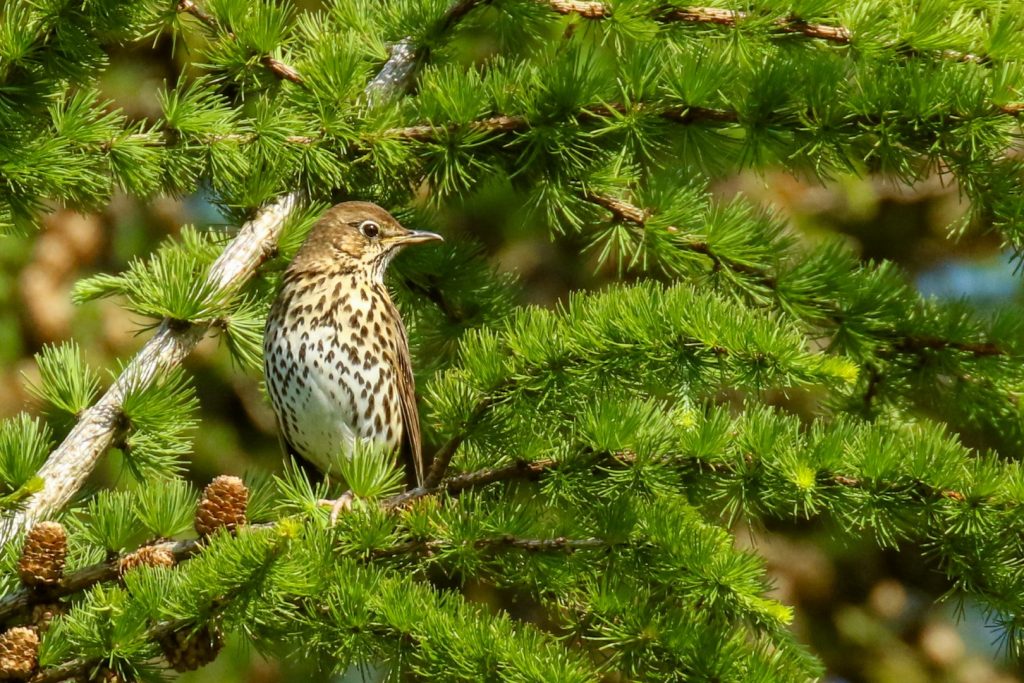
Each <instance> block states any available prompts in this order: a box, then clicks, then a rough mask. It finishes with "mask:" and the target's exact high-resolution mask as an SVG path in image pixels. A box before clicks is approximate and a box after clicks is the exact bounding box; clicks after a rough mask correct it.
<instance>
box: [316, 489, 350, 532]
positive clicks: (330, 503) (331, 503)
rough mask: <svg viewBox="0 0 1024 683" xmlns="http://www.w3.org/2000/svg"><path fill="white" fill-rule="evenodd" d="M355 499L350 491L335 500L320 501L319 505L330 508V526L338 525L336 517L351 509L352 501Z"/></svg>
mask: <svg viewBox="0 0 1024 683" xmlns="http://www.w3.org/2000/svg"><path fill="white" fill-rule="evenodd" d="M355 499H356V497H355V495H353V493H352V492H351V491H345V493H343V494H341V495H340V496H338V499H337V500H326V499H325V500H321V501H320V505H322V506H324V507H330V508H331V526H334V525H335V524H337V523H338V515H340V514H341V513H342V511H345V512H348V511H349V510H351V509H352V501H354V500H355Z"/></svg>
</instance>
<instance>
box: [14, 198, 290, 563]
mask: <svg viewBox="0 0 1024 683" xmlns="http://www.w3.org/2000/svg"><path fill="white" fill-rule="evenodd" d="M297 202H298V196H297V195H295V194H289V195H285V196H284V197H282V198H280V199H278V200H277V201H275V202H274V203H273V204H270V205H268V206H266V207H265V208H263V209H261V210H260V211H259V213H258V214H257V215H256V217H255V218H253V219H252V220H251V221H249V222H248V223H246V224H245V225H243V226H242V227H241V229H240V230H239V231H238V235H236V236H235V238H234V239H233V240H232V241H231V242H230V243H229V244H228V246H227V247H226V248H225V249H224V251H223V252H222V253H221V255H220V257H218V258H217V260H216V261H215V262H214V263H213V265H212V266H211V268H210V273H209V275H208V276H207V281H208V282H209V283H210V284H211V285H212V288H211V289H212V290H213V292H212V294H213V295H214V296H217V295H221V294H223V293H224V292H229V291H232V290H235V289H237V288H239V287H240V286H241V285H242V284H243V283H245V282H246V281H247V280H248V279H249V278H250V277H252V275H253V274H254V273H255V272H256V268H257V266H259V265H260V264H261V263H263V261H265V260H266V259H267V257H268V256H270V254H271V253H272V252H273V250H274V245H275V244H276V241H277V237H278V235H280V233H281V228H282V227H283V226H284V222H285V219H286V218H287V217H288V215H289V214H290V213H291V211H292V210H293V208H294V207H295V205H296V203H297ZM208 330H209V326H208V325H205V324H191V323H182V322H181V321H177V322H175V323H174V324H172V323H171V321H169V320H164V321H163V322H162V323H161V324H160V326H159V327H158V328H157V331H156V334H154V335H153V337H152V338H151V339H150V340H149V341H148V342H146V344H145V345H144V346H143V347H142V349H141V350H140V351H139V352H138V353H137V354H136V355H135V358H133V359H132V361H131V363H129V364H128V366H127V367H126V368H125V369H124V371H123V372H122V373H121V375H120V376H119V377H118V378H117V380H116V381H115V382H114V384H113V385H112V386H111V387H110V389H108V390H107V392H106V393H105V394H104V395H103V397H102V398H100V400H99V401H97V402H96V404H95V405H93V406H92V407H90V408H89V409H88V410H86V411H85V412H84V413H83V414H82V416H81V418H79V420H78V423H77V424H76V425H75V427H74V429H72V430H71V433H70V434H68V435H67V437H66V438H65V439H64V441H63V442H62V443H61V445H60V446H59V447H58V448H57V449H56V450H55V451H54V452H53V453H51V454H50V457H49V459H47V461H46V463H45V464H44V465H43V466H42V468H41V469H40V470H39V477H40V479H41V480H42V482H43V484H42V489H41V490H40V491H39V492H37V493H35V494H33V495H32V497H31V498H29V499H28V501H27V503H26V505H25V506H24V508H22V509H20V510H18V511H16V512H15V513H13V514H10V515H8V516H7V517H6V518H5V519H3V520H2V521H0V544H3V543H7V542H9V541H10V540H11V539H13V538H14V537H15V536H17V534H18V533H19V532H20V531H21V530H22V529H24V528H25V527H27V526H29V525H31V524H34V523H35V522H37V521H39V520H42V519H44V518H46V517H47V516H49V515H51V514H53V513H54V512H56V511H58V510H60V509H61V508H63V507H64V506H65V505H66V504H67V503H68V501H70V500H71V498H72V496H74V495H75V493H76V492H77V491H78V489H79V488H81V486H82V484H83V483H84V482H85V480H86V478H87V477H88V476H89V473H90V472H92V469H93V467H94V466H95V464H96V461H97V460H99V458H100V456H101V455H102V454H103V453H104V452H105V451H106V450H107V449H108V448H110V447H111V445H113V443H114V436H115V434H116V432H117V429H118V425H119V422H120V419H121V407H122V405H123V403H124V400H125V397H126V396H128V395H129V394H131V393H133V392H136V391H140V390H143V389H145V388H146V387H148V386H150V385H151V384H152V383H153V382H154V381H155V380H156V379H157V378H159V377H161V376H163V375H165V374H166V373H167V372H169V371H170V370H171V369H173V368H174V367H176V366H178V365H180V364H181V362H182V361H183V360H184V359H185V357H186V356H188V355H189V354H190V353H191V352H192V350H193V349H194V348H195V347H196V345H197V344H198V343H199V341H200V340H201V339H202V338H203V336H204V335H205V334H206V332H207V331H208Z"/></svg>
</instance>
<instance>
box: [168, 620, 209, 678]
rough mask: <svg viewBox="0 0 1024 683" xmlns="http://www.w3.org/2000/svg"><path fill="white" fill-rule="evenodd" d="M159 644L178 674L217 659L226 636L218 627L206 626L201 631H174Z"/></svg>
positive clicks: (189, 629) (189, 628) (182, 629)
mask: <svg viewBox="0 0 1024 683" xmlns="http://www.w3.org/2000/svg"><path fill="white" fill-rule="evenodd" d="M157 643H159V645H160V649H161V650H162V651H163V653H164V657H166V658H167V663H168V664H170V665H171V668H173V669H174V670H175V671H178V672H184V671H194V670H196V669H198V668H199V667H202V666H206V665H207V664H209V663H210V662H212V661H213V660H215V659H216V658H217V654H218V653H219V652H220V649H221V647H222V646H223V645H224V636H223V634H222V633H221V631H220V629H219V628H217V627H216V626H210V625H209V624H205V625H203V626H202V627H201V628H200V629H199V630H193V629H192V628H191V627H186V628H181V629H178V630H177V631H172V632H170V633H168V634H167V635H165V636H163V637H161V638H159V639H158V640H157Z"/></svg>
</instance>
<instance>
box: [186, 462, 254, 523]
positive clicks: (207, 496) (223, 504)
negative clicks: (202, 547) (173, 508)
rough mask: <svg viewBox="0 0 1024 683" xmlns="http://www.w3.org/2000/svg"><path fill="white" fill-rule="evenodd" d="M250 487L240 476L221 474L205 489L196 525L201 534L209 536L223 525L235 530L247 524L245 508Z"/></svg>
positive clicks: (197, 512)
mask: <svg viewBox="0 0 1024 683" xmlns="http://www.w3.org/2000/svg"><path fill="white" fill-rule="evenodd" d="M248 503H249V489H247V488H246V487H245V483H244V482H243V481H242V480H241V479H239V478H238V477H229V476H226V475H221V476H219V477H217V478H216V479H214V480H213V481H211V482H210V483H209V484H208V485H207V487H206V489H205V490H204V491H203V499H202V500H201V501H199V509H198V510H196V520H195V527H196V531H197V532H198V533H199V535H200V536H208V535H209V534H212V533H213V532H214V531H216V530H217V529H219V528H221V527H226V528H227V529H229V530H234V529H235V527H237V526H239V525H242V524H245V508H246V505H248Z"/></svg>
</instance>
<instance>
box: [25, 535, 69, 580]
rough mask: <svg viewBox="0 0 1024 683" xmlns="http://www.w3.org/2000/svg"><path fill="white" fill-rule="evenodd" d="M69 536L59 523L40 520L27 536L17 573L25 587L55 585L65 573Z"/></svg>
mask: <svg viewBox="0 0 1024 683" xmlns="http://www.w3.org/2000/svg"><path fill="white" fill-rule="evenodd" d="M67 556H68V535H67V532H65V531H64V527H63V526H61V525H60V524H59V523H57V522H39V523H38V524H36V525H35V526H33V527H32V528H31V529H29V531H28V534H26V535H25V545H24V546H23V547H22V549H21V559H20V560H19V561H18V574H19V576H21V580H22V582H24V583H25V585H26V586H33V587H43V586H56V585H57V584H58V583H60V580H61V578H63V576H64V562H65V560H67Z"/></svg>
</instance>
